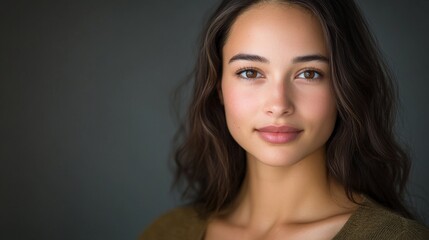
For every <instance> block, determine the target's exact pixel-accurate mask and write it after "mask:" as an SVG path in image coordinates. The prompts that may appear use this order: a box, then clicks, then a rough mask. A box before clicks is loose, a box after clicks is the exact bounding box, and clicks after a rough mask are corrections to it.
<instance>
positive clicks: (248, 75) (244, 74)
mask: <svg viewBox="0 0 429 240" xmlns="http://www.w3.org/2000/svg"><path fill="white" fill-rule="evenodd" d="M238 75H239V76H240V77H241V78H244V79H255V78H260V77H262V74H260V73H259V72H258V71H256V70H252V69H247V70H243V71H241V72H238Z"/></svg>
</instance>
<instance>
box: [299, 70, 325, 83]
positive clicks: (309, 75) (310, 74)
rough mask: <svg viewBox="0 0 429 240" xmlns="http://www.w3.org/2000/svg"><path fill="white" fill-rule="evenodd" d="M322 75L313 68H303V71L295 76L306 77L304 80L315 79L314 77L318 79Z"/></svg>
mask: <svg viewBox="0 0 429 240" xmlns="http://www.w3.org/2000/svg"><path fill="white" fill-rule="evenodd" d="M321 77H322V74H320V73H319V72H317V71H314V70H305V71H303V72H301V73H300V74H298V76H297V78H301V79H306V80H309V81H311V80H315V79H320V78H321Z"/></svg>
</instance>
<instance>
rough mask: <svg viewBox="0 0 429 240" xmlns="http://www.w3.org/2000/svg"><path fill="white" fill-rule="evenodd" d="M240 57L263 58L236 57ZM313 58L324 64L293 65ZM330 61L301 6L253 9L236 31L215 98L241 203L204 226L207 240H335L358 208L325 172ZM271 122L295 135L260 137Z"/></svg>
mask: <svg viewBox="0 0 429 240" xmlns="http://www.w3.org/2000/svg"><path fill="white" fill-rule="evenodd" d="M243 53H244V54H251V55H257V56H260V57H262V58H264V59H265V60H267V61H260V59H259V60H255V59H254V58H253V59H240V58H238V60H237V58H235V59H234V56H237V54H243ZM309 55H311V56H322V60H321V59H310V60H306V61H301V62H300V61H296V59H297V58H299V57H301V56H309ZM328 56H329V53H328V50H327V47H326V43H325V40H324V35H323V30H322V28H321V26H320V23H319V22H318V20H317V19H316V17H314V16H313V15H311V13H309V12H308V11H306V10H304V9H302V8H299V7H297V6H292V5H286V4H280V3H263V4H259V5H255V6H252V7H250V8H249V9H248V10H246V11H245V12H244V13H242V14H241V15H240V16H239V17H238V18H237V19H236V21H235V22H234V24H233V25H232V28H231V31H230V34H229V36H228V39H227V40H226V43H225V46H224V48H223V58H224V59H223V75H222V86H221V91H220V93H219V94H220V97H221V99H222V102H223V104H224V107H225V114H226V118H227V124H228V129H229V131H230V132H231V135H232V136H233V137H234V139H235V140H236V141H237V142H238V143H239V144H240V146H242V147H243V148H244V149H245V150H246V152H247V164H248V165H247V173H246V178H245V181H244V184H243V186H242V189H241V192H240V194H239V197H238V198H237V199H236V201H235V203H234V204H233V205H232V206H231V208H230V209H228V210H226V211H225V212H224V213H222V214H221V215H218V216H213V218H212V219H211V220H210V221H209V224H208V226H207V230H206V234H205V239H206V240H219V239H220V240H228V239H234V240H237V239H246V240H247V239H248V240H256V239H273V240H274V239H332V238H333V237H334V236H335V235H336V234H337V233H338V232H339V231H340V229H341V228H342V227H343V226H344V224H345V223H346V222H347V220H348V219H349V217H350V216H351V214H352V213H353V212H354V211H355V210H356V209H357V205H356V204H355V203H353V202H352V201H350V200H349V199H348V198H347V196H346V194H345V192H344V187H343V186H341V185H340V184H339V183H337V182H336V181H334V180H333V179H331V178H329V176H328V174H327V171H326V146H325V144H326V141H327V139H328V138H329V136H330V135H331V133H332V130H333V127H334V125H335V119H336V114H337V112H336V109H335V99H334V96H333V94H332V86H331V80H330V74H329V72H330V66H329V60H327V61H325V60H323V57H324V58H326V59H327V58H328ZM243 69H244V70H243ZM267 125H274V126H280V125H281V126H284V125H287V126H293V127H294V128H297V129H299V130H300V131H301V133H299V134H298V136H297V137H296V138H293V139H292V140H287V141H285V142H282V143H279V142H275V143H273V142H270V141H268V142H267V140H266V139H264V138H263V137H262V138H261V135H260V134H259V133H260V132H259V130H258V128H260V127H264V126H267ZM276 141H277V140H276ZM356 199H357V200H358V201H361V200H362V198H361V197H360V196H358V195H356Z"/></svg>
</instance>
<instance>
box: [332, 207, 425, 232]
mask: <svg viewBox="0 0 429 240" xmlns="http://www.w3.org/2000/svg"><path fill="white" fill-rule="evenodd" d="M335 239H413V240H423V239H429V229H428V228H427V227H425V226H423V225H421V224H419V223H418V222H416V221H414V220H410V219H407V218H404V217H402V216H400V215H399V214H396V213H394V212H392V211H390V210H388V209H386V208H384V207H382V206H380V205H379V204H377V203H376V202H374V201H372V200H366V201H365V202H364V203H363V205H362V206H360V207H359V208H358V209H357V210H356V212H355V213H354V214H353V215H352V216H351V217H350V219H349V221H347V223H346V224H345V225H344V227H343V229H342V230H341V231H340V232H339V234H338V235H337V236H336V238H335Z"/></svg>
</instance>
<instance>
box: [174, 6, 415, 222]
mask: <svg viewBox="0 0 429 240" xmlns="http://www.w3.org/2000/svg"><path fill="white" fill-rule="evenodd" d="M263 5H265V6H268V5H270V6H275V8H280V7H285V8H293V9H295V10H296V9H297V10H299V11H301V12H305V14H308V15H309V16H311V18H312V19H313V20H317V23H318V24H319V27H320V35H322V36H323V37H321V41H323V45H324V46H325V48H324V49H323V50H324V52H319V53H317V52H316V55H320V56H322V57H325V58H326V60H327V61H328V64H325V65H324V67H322V68H326V71H325V72H326V75H327V76H329V89H330V91H331V92H330V93H331V94H332V95H331V96H332V98H333V101H331V103H332V104H335V107H334V110H335V118H336V119H335V120H333V121H330V123H332V127H331V129H330V131H329V135H327V137H326V139H325V140H327V141H326V147H325V149H326V156H327V162H326V167H327V171H328V174H329V175H330V176H331V177H333V178H335V179H336V180H337V181H339V182H340V183H342V184H343V185H344V186H345V190H346V192H347V193H348V194H349V197H350V198H352V192H360V193H364V194H366V195H368V196H370V197H372V198H374V199H375V200H377V201H379V202H380V203H382V204H384V205H385V206H386V207H390V208H392V209H394V210H397V211H400V212H402V213H403V214H404V215H407V214H408V213H407V211H406V209H405V208H404V207H403V205H402V203H401V197H400V194H401V193H402V190H403V187H404V184H405V180H406V178H407V174H408V171H409V163H408V159H407V156H406V154H405V153H404V152H403V151H402V150H401V148H400V147H399V146H398V145H397V143H396V142H395V140H394V137H393V120H394V119H393V117H394V116H393V113H394V100H395V98H394V97H395V95H394V88H393V86H392V82H391V78H390V76H389V73H388V71H387V68H386V66H385V65H384V63H383V61H382V59H381V57H380V55H379V51H378V49H377V48H376V45H375V42H374V40H373V38H372V36H371V34H370V33H369V31H368V28H367V25H366V23H365V21H364V19H363V17H362V16H361V14H360V12H359V10H358V8H357V6H356V5H355V4H354V2H353V1H335V0H330V1H329V0H300V1H249V0H247V1H246V0H244V1H243V0H229V1H223V2H222V3H221V4H220V6H219V7H218V9H217V10H216V11H215V13H214V15H213V16H212V17H211V18H210V19H209V22H208V24H207V27H206V29H205V31H204V32H203V35H202V39H201V46H200V49H199V56H198V62H197V66H196V69H195V82H194V92H193V98H192V100H191V105H190V108H189V112H188V119H187V122H186V129H185V131H184V134H185V135H184V142H183V143H182V144H181V145H180V146H179V148H178V149H177V151H176V155H175V160H176V163H177V167H178V168H177V179H182V178H183V177H184V178H185V180H186V181H187V188H186V191H185V193H186V194H188V196H190V197H191V198H192V199H193V201H194V203H196V204H197V205H198V206H200V207H201V209H202V213H203V214H209V213H211V212H214V211H219V210H222V209H223V208H225V207H227V206H228V205H229V204H230V203H231V202H232V200H234V198H235V197H236V195H237V193H238V190H239V188H240V186H241V184H242V181H243V179H244V175H245V170H246V159H245V156H246V154H245V151H244V150H243V148H242V147H241V146H240V145H239V144H237V141H235V140H234V138H233V137H232V136H231V132H230V129H228V127H231V124H229V125H228V123H227V122H228V121H227V119H226V118H225V109H228V108H227V106H225V105H224V102H223V101H224V100H225V99H224V94H225V93H223V84H222V83H223V78H224V77H225V75H224V74H225V72H226V70H227V69H226V68H228V67H229V66H228V63H226V62H229V61H230V58H231V57H232V55H231V54H230V55H231V56H230V55H228V54H229V52H228V49H229V50H230V48H225V45H226V44H228V40H230V39H229V37H230V35H231V29H233V28H234V24H235V23H236V22H237V19H238V18H240V16H244V13H246V12H247V13H248V11H250V10H252V9H255V8H256V7H261V6H263ZM275 8H272V9H275ZM243 26H244V25H243ZM300 27H302V26H300ZM267 28H269V26H267ZM252 39H254V38H252ZM235 41H236V42H239V41H240V40H235ZM245 41H249V39H243V42H245ZM262 44H264V43H262ZM227 47H228V46H227ZM225 55H228V56H225ZM277 55H278V54H277ZM312 55H314V54H312ZM259 60H260V59H259ZM321 66H322V65H321ZM240 73H242V72H240ZM245 74H248V73H245ZM306 74H308V73H306ZM283 97H284V96H283ZM283 99H285V98H283ZM332 104H331V105H332ZM295 127H296V126H295ZM327 128H328V129H329V126H327ZM298 129H299V126H298ZM232 133H233V135H234V132H232ZM380 172H383V176H384V178H383V179H380V178H378V176H379V174H380Z"/></svg>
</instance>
